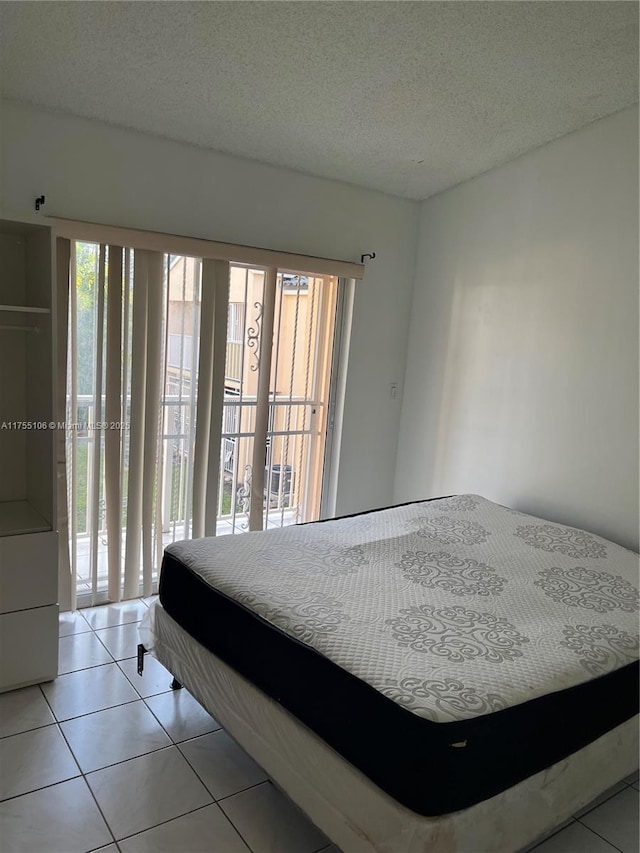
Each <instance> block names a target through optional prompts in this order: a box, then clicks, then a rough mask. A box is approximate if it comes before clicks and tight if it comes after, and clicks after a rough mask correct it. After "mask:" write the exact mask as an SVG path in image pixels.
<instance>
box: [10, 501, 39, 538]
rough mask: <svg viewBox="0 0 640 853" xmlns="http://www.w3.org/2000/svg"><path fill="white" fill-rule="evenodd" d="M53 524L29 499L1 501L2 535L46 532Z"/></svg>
mask: <svg viewBox="0 0 640 853" xmlns="http://www.w3.org/2000/svg"><path fill="white" fill-rule="evenodd" d="M47 530H51V525H50V524H49V522H48V521H47V520H46V518H43V517H42V516H41V515H40V513H39V512H38V511H37V510H35V509H34V508H33V507H32V506H31V504H30V503H29V502H28V501H2V502H0V536H21V535H23V534H25V533H44V532H46V531H47Z"/></svg>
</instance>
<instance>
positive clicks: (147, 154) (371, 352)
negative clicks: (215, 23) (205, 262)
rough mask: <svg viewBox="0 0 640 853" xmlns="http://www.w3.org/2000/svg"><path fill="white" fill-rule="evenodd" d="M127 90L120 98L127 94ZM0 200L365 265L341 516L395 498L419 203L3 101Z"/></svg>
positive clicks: (21, 210) (10, 205)
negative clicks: (400, 390)
mask: <svg viewBox="0 0 640 853" xmlns="http://www.w3.org/2000/svg"><path fill="white" fill-rule="evenodd" d="M124 94H125V96H126V93H124ZM1 119H2V121H1V134H2V136H1V141H2V183H1V192H2V197H1V198H0V206H2V208H4V209H5V210H8V211H11V212H12V213H13V214H14V215H16V216H19V215H22V214H24V215H29V214H31V213H32V211H33V201H34V199H35V198H36V196H38V195H40V194H44V195H45V196H46V208H45V212H46V213H49V214H50V215H58V216H67V217H71V218H76V219H84V220H88V221H93V222H101V223H107V224H116V225H124V226H130V227H138V228H146V229H149V230H157V231H166V232H170V233H175V234H186V235H190V236H195V237H204V238H209V239H214V240H221V241H228V242H232V243H243V244H247V245H252V246H262V247H266V248H272V249H282V250H285V251H289V252H300V253H304V254H309V255H318V256H323V257H331V258H340V259H344V260H352V261H359V260H360V255H361V254H362V253H364V252H370V251H375V252H376V253H377V257H376V259H375V261H373V262H370V263H369V265H368V267H367V274H366V279H365V280H364V281H363V282H360V283H358V284H357V290H356V299H355V309H354V317H353V330H352V338H351V349H350V360H349V369H348V376H347V386H346V405H345V412H344V423H343V437H342V445H341V453H340V466H339V482H338V505H337V512H338V513H348V512H354V511H357V510H359V509H366V508H371V507H375V506H382V505H385V504H388V503H390V501H391V499H392V492H393V478H394V471H395V451H396V440H397V432H398V424H399V417H400V396H398V398H397V399H396V400H392V399H391V398H390V396H389V383H390V382H399V381H401V380H402V376H403V373H404V364H405V355H406V343H407V330H408V322H409V305H410V299H411V288H412V282H413V273H414V260H415V252H416V239H417V226H418V205H417V204H416V203H415V202H409V201H405V200H401V199H396V198H392V197H390V196H385V195H383V194H381V193H375V192H371V191H368V190H361V189H357V188H354V187H351V186H348V185H346V184H341V183H338V182H334V181H328V180H323V179H319V178H311V177H308V176H305V175H301V174H297V173H295V172H291V171H287V170H285V169H279V168H275V167H270V166H264V165H261V164H258V163H254V162H251V161H248V160H241V159H238V158H235V157H230V156H226V155H223V154H217V153H214V152H212V151H208V150H204V149H201V148H196V147H192V146H188V145H184V144H181V143H176V142H171V141H168V140H165V139H161V138H158V137H154V136H150V135H146V134H139V133H134V132H130V131H127V130H122V129H119V128H116V127H113V126H110V125H107V124H102V123H99V122H94V121H86V120H83V119H77V118H72V117H68V116H62V115H59V114H55V113H49V112H45V111H41V110H36V109H34V108H32V107H29V106H27V105H24V104H19V103H16V102H11V101H4V102H2V116H1Z"/></svg>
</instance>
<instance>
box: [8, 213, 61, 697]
mask: <svg viewBox="0 0 640 853" xmlns="http://www.w3.org/2000/svg"><path fill="white" fill-rule="evenodd" d="M53 318H54V300H53V246H52V234H51V229H50V228H49V227H48V226H43V225H36V224H30V223H20V222H15V221H9V220H0V691H4V690H10V689H12V688H14V687H18V686H21V685H25V684H33V683H36V682H39V681H47V680H50V679H52V678H55V676H56V674H57V667H58V660H57V640H58V630H57V623H58V604H57V600H58V545H57V533H56V530H55V527H56V525H55V518H56V512H55V509H56V507H55V436H56V432H55V429H52V428H51V427H52V426H53V425H54V422H55V421H56V417H55V403H54V400H55V387H54V364H55V359H54V337H55V336H54V328H53Z"/></svg>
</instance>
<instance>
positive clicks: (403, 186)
mask: <svg viewBox="0 0 640 853" xmlns="http://www.w3.org/2000/svg"><path fill="white" fill-rule="evenodd" d="M0 7H1V14H2V25H1V29H2V43H1V49H2V53H1V54H0V55H1V65H0V73H1V82H2V92H3V95H4V96H5V97H10V98H17V99H21V100H24V101H28V102H31V103H33V104H37V105H41V106H44V107H48V108H53V109H57V110H62V111H66V112H71V113H74V114H76V115H80V116H87V117H91V118H96V119H102V120H104V121H108V122H112V123H115V124H118V125H122V126H124V127H129V128H135V129H138V130H142V131H148V132H151V133H155V134H159V135H162V136H165V137H168V138H172V139H178V140H183V141H185V142H191V143H195V144H197V145H201V146H205V147H207V148H212V149H216V150H218V151H225V152H229V153H232V154H236V155H240V156H243V157H250V158H252V159H255V160H260V161H262V162H265V163H273V164H277V165H282V166H287V167H289V168H293V169H296V170H298V171H301V172H306V173H308V174H313V175H320V176H323V177H328V178H335V179H338V180H342V181H348V182H350V183H353V184H357V185H360V186H364V187H370V188H372V189H377V190H382V191H383V192H387V193H392V194H394V195H399V196H406V197H410V198H416V199H422V198H426V197H428V196H430V195H433V194H434V193H437V192H439V191H441V190H443V189H446V188H447V187H450V186H453V185H454V184H457V183H459V182H460V181H463V180H465V179H466V178H469V177H472V176H474V175H477V174H479V173H481V172H483V171H485V170H487V169H490V168H491V167H493V166H495V165H498V164H500V163H504V162H506V161H507V160H510V159H512V158H513V157H516V156H517V155H518V154H521V153H522V152H524V151H527V150H529V149H531V148H534V147H535V146H537V145H541V144H543V143H545V142H547V141H549V140H551V139H553V138H555V137H557V136H560V135H562V134H564V133H568V132H569V131H572V130H575V129H577V128H579V127H582V126H584V125H585V124H588V123H589V122H591V121H594V120H595V119H598V118H601V117H602V116H605V115H608V114H609V113H612V112H615V111H617V110H620V109H622V108H624V107H626V106H628V105H629V104H631V103H633V102H634V101H636V100H637V88H638V5H637V4H636V3H635V2H580V1H579V0H578V2H552V1H551V0H550V1H549V2H542V0H530V2H480V1H479V0H476V1H475V2H427V1H426V0H425V2H365V1H364V0H356V2H238V0H236V2H187V0H179V1H178V2H112V0H109V2H15V0H14V1H13V2H2V3H1V4H0Z"/></svg>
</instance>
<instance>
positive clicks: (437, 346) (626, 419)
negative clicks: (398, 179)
mask: <svg viewBox="0 0 640 853" xmlns="http://www.w3.org/2000/svg"><path fill="white" fill-rule="evenodd" d="M411 314H412V318H411V330H410V338H409V347H408V355H407V372H406V378H405V392H404V402H403V412H402V421H401V429H400V438H399V446H398V464H397V473H396V485H395V497H396V499H397V500H409V499H411V498H417V497H430V496H434V495H446V494H451V493H455V492H475V493H479V494H483V495H485V496H486V497H488V498H490V499H492V500H495V501H497V502H499V503H506V504H510V505H511V506H514V507H516V508H520V509H523V510H525V511H530V512H532V513H534V514H539V515H541V516H543V517H547V518H550V519H556V520H559V521H565V522H566V523H569V524H574V525H576V526H580V527H585V528H587V529H590V530H593V531H595V532H597V533H600V534H601V535H604V536H607V537H609V538H611V539H613V540H615V541H618V542H620V543H621V544H623V545H625V546H627V547H632V548H634V549H637V547H638V110H637V107H636V108H630V109H628V110H625V111H623V112H620V113H617V114H616V115H614V116H611V117H609V118H606V119H603V120H601V121H598V122H596V123H594V124H592V125H590V126H588V127H587V128H585V129H583V130H581V131H578V132H576V133H573V134H570V135H568V136H565V137H563V138H561V139H558V140H556V141H554V142H552V143H550V144H548V145H545V146H544V147H542V148H539V149H537V150H535V151H532V152H530V153H528V154H526V155H524V156H522V157H520V158H519V159H518V160H515V161H513V162H511V163H509V164H507V165H506V166H503V167H501V168H499V169H495V170H493V171H491V172H487V173H486V174H484V175H482V176H480V177H478V178H475V179H474V180H471V181H468V182H466V183H464V184H462V185H460V186H459V187H456V188H454V189H452V190H449V191H447V192H445V193H443V194H441V195H439V196H436V197H434V198H433V199H430V200H428V201H427V202H425V203H424V204H423V206H422V212H421V224H420V235H419V254H418V261H417V265H416V281H415V290H414V297H413V305H412V312H411Z"/></svg>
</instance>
